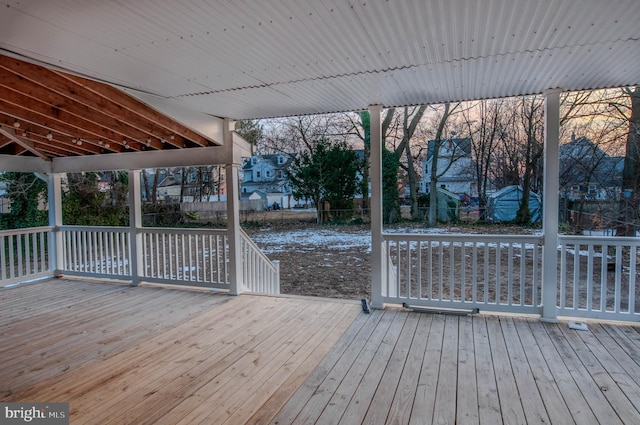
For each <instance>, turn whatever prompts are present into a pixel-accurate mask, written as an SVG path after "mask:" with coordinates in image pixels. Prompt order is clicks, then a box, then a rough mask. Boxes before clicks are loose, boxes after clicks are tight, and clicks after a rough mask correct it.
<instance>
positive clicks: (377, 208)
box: [369, 105, 389, 308]
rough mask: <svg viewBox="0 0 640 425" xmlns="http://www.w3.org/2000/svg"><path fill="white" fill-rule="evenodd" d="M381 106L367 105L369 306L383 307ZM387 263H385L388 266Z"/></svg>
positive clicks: (384, 274)
mask: <svg viewBox="0 0 640 425" xmlns="http://www.w3.org/2000/svg"><path fill="white" fill-rule="evenodd" d="M381 113H382V106H380V105H371V106H369V114H370V116H371V118H370V126H371V130H370V131H371V133H370V135H371V147H370V152H371V153H370V173H369V174H370V176H371V307H373V308H383V307H384V303H383V300H382V286H383V279H387V276H386V273H384V270H385V267H384V264H386V262H387V258H383V257H384V256H383V250H382V242H383V239H382V230H383V228H382V215H383V214H382V213H383V211H382V208H383V206H382V121H381V117H380V116H381ZM388 266H389V265H387V267H388Z"/></svg>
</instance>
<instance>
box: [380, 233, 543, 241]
mask: <svg viewBox="0 0 640 425" xmlns="http://www.w3.org/2000/svg"><path fill="white" fill-rule="evenodd" d="M382 237H383V239H385V240H396V241H443V242H528V243H537V242H541V241H542V238H543V236H542V235H485V234H475V233H473V234H472V233H383V235H382Z"/></svg>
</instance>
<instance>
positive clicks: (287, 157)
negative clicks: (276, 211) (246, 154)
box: [240, 154, 295, 208]
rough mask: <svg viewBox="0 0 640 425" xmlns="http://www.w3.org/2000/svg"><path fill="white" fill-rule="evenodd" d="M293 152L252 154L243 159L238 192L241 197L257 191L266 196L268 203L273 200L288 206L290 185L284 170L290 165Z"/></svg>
mask: <svg viewBox="0 0 640 425" xmlns="http://www.w3.org/2000/svg"><path fill="white" fill-rule="evenodd" d="M294 158H295V154H274V155H254V156H252V157H251V158H246V159H245V160H244V165H243V167H242V177H243V180H242V183H241V184H240V192H241V195H242V198H243V199H248V198H249V197H250V196H251V194H253V193H254V192H258V193H261V194H264V195H263V196H266V197H267V203H268V204H269V205H271V204H273V203H274V202H276V203H278V204H279V205H280V206H281V207H284V208H288V207H289V203H290V201H291V199H290V198H291V187H290V185H289V180H288V179H287V175H286V170H287V169H288V168H289V167H290V166H291V164H292V162H293V159H294Z"/></svg>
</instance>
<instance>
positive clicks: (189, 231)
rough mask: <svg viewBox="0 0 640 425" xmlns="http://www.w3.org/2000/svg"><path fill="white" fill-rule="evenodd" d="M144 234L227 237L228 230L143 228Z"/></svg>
mask: <svg viewBox="0 0 640 425" xmlns="http://www.w3.org/2000/svg"><path fill="white" fill-rule="evenodd" d="M140 231H141V232H143V233H158V234H176V235H178V234H181V235H185V234H193V235H196V234H198V235H201V234H203V233H204V234H212V235H226V234H227V229H207V228H194V227H188V228H185V227H143V228H141V229H140Z"/></svg>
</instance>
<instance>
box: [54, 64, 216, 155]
mask: <svg viewBox="0 0 640 425" xmlns="http://www.w3.org/2000/svg"><path fill="white" fill-rule="evenodd" d="M51 72H53V73H55V74H57V75H58V76H60V77H61V78H63V79H67V80H69V81H72V82H75V83H76V84H79V85H81V86H82V87H84V88H85V89H86V90H88V91H89V92H91V93H94V94H95V95H98V96H100V97H101V98H103V99H106V100H109V101H111V102H114V103H115V104H117V105H119V106H120V107H121V108H124V109H126V110H128V111H130V112H132V113H134V114H136V115H138V116H140V117H142V118H144V119H146V120H148V121H150V122H152V123H153V124H154V125H156V126H157V128H158V130H159V131H161V132H162V134H164V136H165V137H167V136H168V135H171V134H175V135H178V136H180V137H182V138H185V139H187V140H191V141H192V142H193V143H195V144H197V145H200V146H209V145H210V144H212V143H214V144H218V145H220V144H222V143H221V142H220V141H217V140H209V139H207V138H206V137H204V136H202V135H201V134H199V133H196V132H195V131H193V130H191V129H189V128H188V127H186V126H184V125H181V124H179V123H178V122H176V121H174V120H172V119H171V118H169V117H167V116H166V115H164V114H162V113H160V112H158V111H156V110H155V109H152V108H150V107H149V106H148V105H147V104H145V103H143V102H141V101H139V100H138V99H135V98H134V97H132V96H130V95H128V94H126V93H124V92H123V91H121V90H118V89H116V88H115V87H112V86H109V85H106V84H102V83H98V82H95V81H91V80H87V79H85V78H82V77H77V76H75V75H70V74H64V73H62V72H58V71H51ZM212 118H213V117H212Z"/></svg>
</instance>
